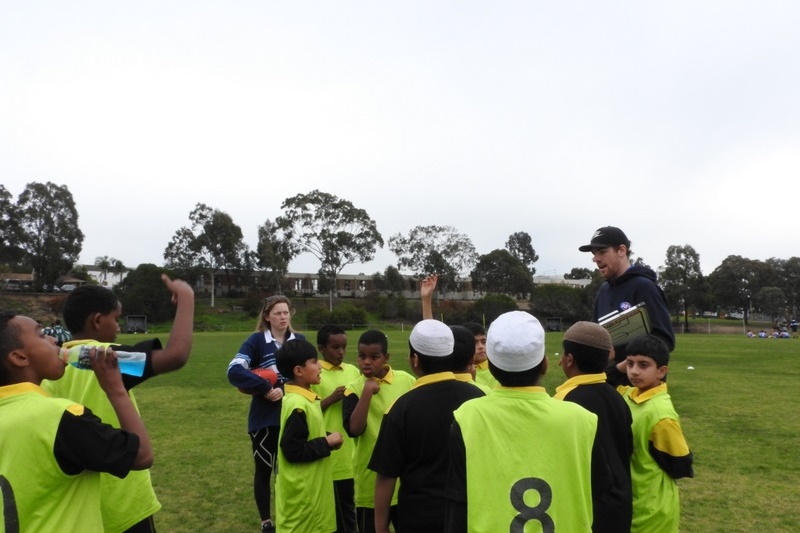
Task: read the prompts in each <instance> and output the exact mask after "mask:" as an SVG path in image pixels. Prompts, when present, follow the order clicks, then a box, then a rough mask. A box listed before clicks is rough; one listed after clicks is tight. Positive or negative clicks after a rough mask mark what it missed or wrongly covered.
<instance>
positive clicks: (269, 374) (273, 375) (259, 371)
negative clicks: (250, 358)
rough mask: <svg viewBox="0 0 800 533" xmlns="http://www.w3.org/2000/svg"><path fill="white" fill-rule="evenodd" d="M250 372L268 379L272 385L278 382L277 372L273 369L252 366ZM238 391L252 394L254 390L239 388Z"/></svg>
mask: <svg viewBox="0 0 800 533" xmlns="http://www.w3.org/2000/svg"><path fill="white" fill-rule="evenodd" d="M251 372H252V373H253V374H255V375H257V376H259V377H260V378H261V379H266V380H267V381H269V382H270V384H271V385H272V386H273V387H274V386H275V385H277V384H278V374H277V372H275V371H274V370H271V369H269V368H254V369H253V370H251ZM239 392H243V393H244V394H254V391H252V390H245V389H239Z"/></svg>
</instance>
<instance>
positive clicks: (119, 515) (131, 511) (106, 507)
mask: <svg viewBox="0 0 800 533" xmlns="http://www.w3.org/2000/svg"><path fill="white" fill-rule="evenodd" d="M79 344H94V345H98V346H109V345H111V344H113V343H107V342H97V341H93V340H85V339H84V340H77V341H70V342H66V343H64V346H65V347H66V348H71V347H72V346H76V345H79ZM42 388H43V389H45V390H46V391H48V392H49V393H50V394H52V395H53V396H56V397H59V398H68V399H70V400H72V401H75V402H78V403H80V404H83V405H85V406H86V407H88V408H89V409H91V410H92V413H94V414H95V415H97V416H98V417H99V418H100V420H102V421H103V422H105V423H106V424H110V425H112V426H114V427H115V428H118V427H120V423H119V419H118V418H117V413H116V412H115V411H114V407H112V405H111V403H110V402H109V401H108V396H106V393H105V392H103V389H102V388H101V387H100V383H99V382H98V381H97V377H95V375H94V372H92V371H91V370H81V369H79V368H75V367H74V366H72V365H67V367H66V368H65V369H64V377H62V378H61V379H59V380H57V381H48V380H44V381H43V382H42ZM128 395H129V396H130V398H131V401H132V402H133V405H134V407H136V410H137V411H138V410H139V407H138V406H137V405H136V398H135V397H134V395H133V391H129V392H128ZM100 483H101V487H102V494H103V498H102V512H103V524H104V526H105V528H106V533H121V532H123V531H125V530H126V529H128V528H130V527H131V526H133V525H134V524H137V523H139V522H141V521H142V520H144V519H145V518H147V517H148V516H151V515H154V514H155V513H156V512H158V510H159V509H161V504H160V503H159V502H158V499H157V498H156V493H155V491H154V490H153V485H152V483H151V481H150V470H131V472H130V473H129V474H128V475H127V476H125V478H123V479H120V478H118V477H115V476H112V475H111V474H106V473H101V474H100Z"/></svg>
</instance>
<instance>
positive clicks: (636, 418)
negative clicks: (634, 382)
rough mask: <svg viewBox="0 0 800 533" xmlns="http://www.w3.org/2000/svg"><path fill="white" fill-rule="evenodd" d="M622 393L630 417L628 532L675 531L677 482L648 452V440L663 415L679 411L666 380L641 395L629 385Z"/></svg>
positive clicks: (678, 507) (671, 415)
mask: <svg viewBox="0 0 800 533" xmlns="http://www.w3.org/2000/svg"><path fill="white" fill-rule="evenodd" d="M624 397H625V401H626V402H627V403H628V407H630V408H631V417H632V418H633V424H632V425H631V428H632V430H633V456H632V457H631V488H632V489H633V523H632V524H631V532H647V533H651V532H652V533H672V532H677V531H678V529H679V525H680V520H681V505H680V498H679V495H678V484H677V483H676V482H675V480H674V479H672V478H671V477H670V476H669V474H667V473H666V472H665V471H664V470H663V469H662V468H661V467H660V466H659V465H658V463H656V461H655V460H654V459H653V457H652V456H651V455H650V446H649V443H650V435H651V433H652V431H653V428H654V427H655V426H656V424H658V422H659V421H660V420H662V419H664V418H669V419H672V420H678V413H677V412H676V411H675V408H674V407H673V405H672V400H671V399H670V396H669V394H668V393H667V385H666V384H662V385H660V386H659V387H656V388H655V389H651V390H649V391H647V392H645V393H644V394H642V395H639V394H638V389H637V388H636V387H630V388H628V389H627V390H626V391H625V395H624ZM633 398H636V400H634V399H633Z"/></svg>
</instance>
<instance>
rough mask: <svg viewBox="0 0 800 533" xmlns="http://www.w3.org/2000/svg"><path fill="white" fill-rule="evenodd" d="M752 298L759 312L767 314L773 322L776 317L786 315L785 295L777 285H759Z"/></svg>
mask: <svg viewBox="0 0 800 533" xmlns="http://www.w3.org/2000/svg"><path fill="white" fill-rule="evenodd" d="M754 300H755V303H756V304H757V305H758V307H759V308H760V309H761V312H762V313H766V314H768V315H769V318H770V321H771V322H772V323H773V324H775V323H776V319H777V318H783V317H785V316H786V295H785V294H784V293H783V291H782V290H781V289H779V288H778V287H761V289H759V291H758V293H757V294H756V296H755V299H754Z"/></svg>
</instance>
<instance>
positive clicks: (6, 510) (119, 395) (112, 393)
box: [0, 275, 194, 533]
mask: <svg viewBox="0 0 800 533" xmlns="http://www.w3.org/2000/svg"><path fill="white" fill-rule="evenodd" d="M162 281H163V282H164V285H165V287H166V288H167V290H168V291H169V292H170V293H171V297H172V301H173V303H174V304H175V305H176V313H175V320H174V323H173V327H172V331H171V332H170V336H169V341H168V342H167V345H166V346H163V347H162V345H161V343H160V342H159V341H158V339H151V340H147V341H143V342H140V343H137V344H136V345H134V346H123V345H120V344H117V343H116V342H115V341H116V337H117V334H118V333H119V324H118V320H119V317H120V315H121V312H122V306H121V304H120V301H119V299H118V298H117V297H116V296H115V295H114V293H113V292H112V291H111V290H109V289H107V288H105V287H101V286H98V285H85V286H81V287H78V288H76V289H75V290H74V291H72V292H70V294H69V295H68V296H67V299H66V301H65V303H64V310H63V316H64V322H65V324H66V326H67V328H68V329H69V331H70V332H71V334H72V340H69V341H66V342H64V349H67V350H69V349H71V348H75V347H77V346H82V345H86V346H88V347H89V354H90V363H91V368H92V369H91V370H88V369H82V368H78V367H76V366H73V365H66V362H65V361H64V359H63V357H62V354H61V349H60V348H59V346H58V345H57V341H56V338H55V337H52V336H49V335H47V333H46V332H45V331H43V329H42V328H41V326H40V325H39V324H38V323H37V322H36V321H35V320H33V319H31V318H29V317H26V316H21V315H17V314H16V313H14V312H12V311H4V312H2V313H0V492H2V508H1V509H0V514H1V515H2V516H0V518H1V519H2V521H0V526H1V527H0V531H7V532H9V533H12V532H14V533H25V532H37V533H38V532H44V531H64V530H68V531H87V532H96V531H105V532H106V533H122V532H127V533H152V532H154V531H155V525H154V522H153V515H154V514H155V513H156V512H157V511H158V510H159V509H160V508H161V504H160V503H159V502H158V499H157V498H156V495H155V492H154V491H153V487H152V484H151V482H150V473H149V471H148V468H149V467H150V465H151V464H152V462H153V449H152V445H151V443H150V438H149V436H148V433H147V430H146V428H145V426H144V423H143V422H142V420H141V418H140V416H139V413H138V409H137V407H136V400H135V398H134V394H133V390H132V389H133V388H134V387H135V386H136V385H138V384H140V383H142V382H144V381H146V380H147V379H149V378H151V377H153V376H156V375H158V374H162V373H164V372H170V371H172V370H176V369H178V368H180V367H182V366H183V365H184V364H185V363H186V361H187V360H188V357H189V353H190V351H191V347H192V329H193V321H194V291H193V290H192V288H191V287H190V286H189V285H188V284H187V283H185V282H184V281H181V280H172V279H170V278H169V277H167V276H166V275H163V276H162ZM117 351H120V352H122V351H127V352H139V353H143V354H144V357H145V361H144V365H143V369H142V371H141V372H140V373H137V374H136V375H134V374H125V373H121V372H120V367H119V363H118V359H117V357H116V352H117Z"/></svg>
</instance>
